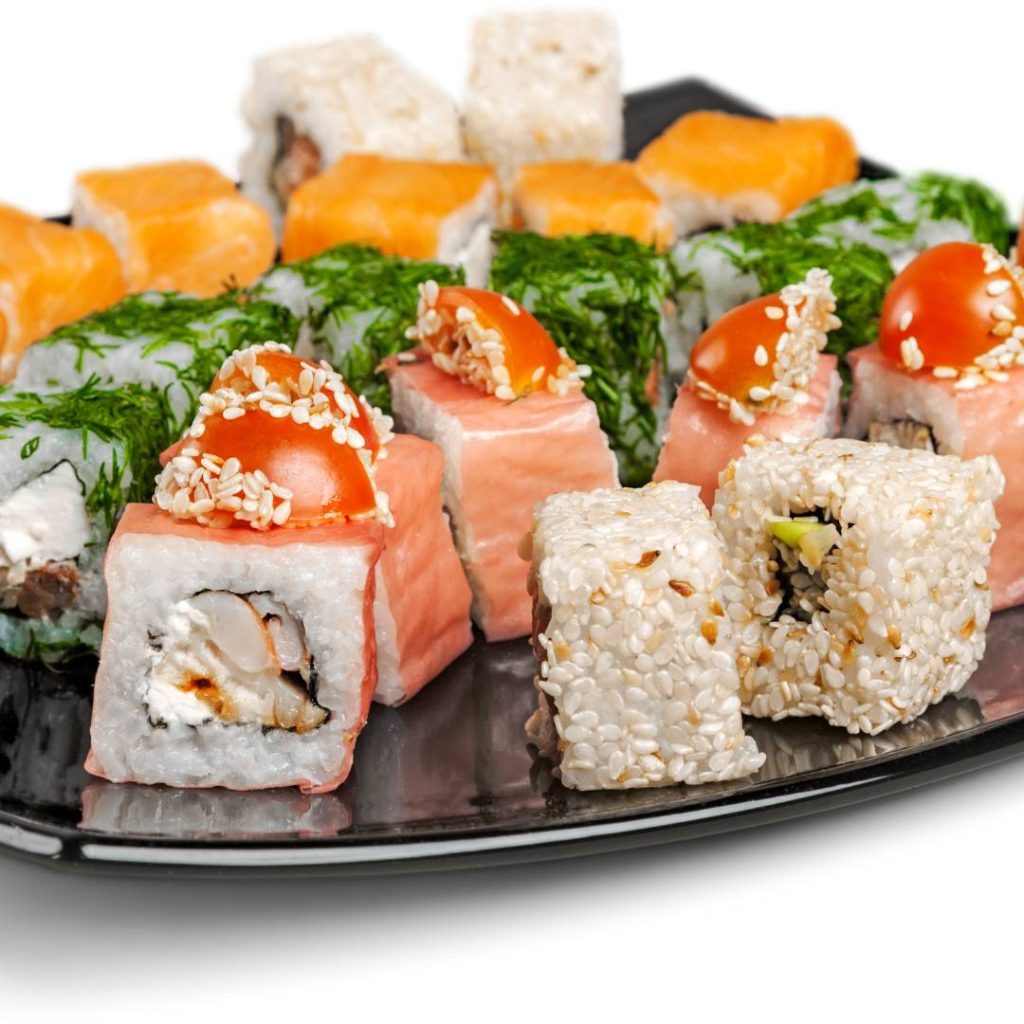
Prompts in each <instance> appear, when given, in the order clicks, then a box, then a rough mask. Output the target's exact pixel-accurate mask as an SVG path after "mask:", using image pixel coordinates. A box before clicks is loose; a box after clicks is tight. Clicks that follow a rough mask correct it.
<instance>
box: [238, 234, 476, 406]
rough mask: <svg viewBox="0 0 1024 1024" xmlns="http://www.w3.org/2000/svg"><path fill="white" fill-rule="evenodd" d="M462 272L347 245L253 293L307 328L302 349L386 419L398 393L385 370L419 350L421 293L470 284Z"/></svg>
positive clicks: (276, 273) (278, 272)
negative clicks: (413, 333) (429, 285)
mask: <svg viewBox="0 0 1024 1024" xmlns="http://www.w3.org/2000/svg"><path fill="white" fill-rule="evenodd" d="M463 279H464V275H463V273H462V271H461V270H459V269H458V268H456V267H451V266H448V265H447V264H444V263H438V262H436V261H433V260H411V259H404V258H402V257H400V256H388V255H385V254H384V253H382V252H381V251H380V250H379V249H375V248H373V247H372V246H369V245H339V246H335V247H334V248H333V249H328V250H327V252H324V253H321V254H320V255H319V256H314V257H312V258H311V259H308V260H299V261H297V262H295V263H288V264H284V265H281V266H277V267H275V268H274V269H273V270H271V271H270V272H269V273H267V274H264V275H263V277H261V278H260V279H259V280H258V281H257V282H256V283H255V284H254V285H253V286H252V288H250V289H249V291H248V296H249V298H250V299H252V300H256V301H257V302H260V303H262V302H267V303H271V304H273V305H276V306H280V307H282V308H283V309H285V310H286V311H287V312H288V313H289V314H291V315H293V316H294V317H295V318H296V320H297V321H298V322H299V323H300V325H301V326H300V335H299V337H300V342H299V344H300V346H301V348H302V350H303V351H308V352H310V353H311V354H312V355H313V356H314V357H315V358H316V359H326V360H327V361H328V362H329V363H330V364H331V365H332V366H334V367H336V368H337V369H338V372H339V373H341V374H342V376H343V377H344V378H345V380H346V381H347V382H348V384H349V386H350V387H352V388H353V389H354V390H355V391H356V392H358V393H359V394H360V395H363V396H364V397H365V398H366V399H367V401H369V402H370V404H371V405H374V406H376V407H378V408H380V409H382V410H384V411H385V412H387V411H389V409H390V407H391V393H390V391H389V390H388V384H387V378H386V377H385V376H384V374H383V372H382V371H381V364H382V363H383V362H384V361H385V360H387V359H388V358H389V357H390V356H394V355H397V354H398V353H399V352H403V351H405V350H406V349H408V348H410V347H412V346H413V345H414V344H415V342H413V341H411V340H410V339H408V338H406V336H405V331H406V328H407V327H408V326H409V324H411V323H412V322H413V321H414V320H415V319H416V307H417V303H418V301H419V291H418V289H419V286H420V285H421V284H425V283H426V282H427V281H436V282H437V283H438V284H439V285H453V284H462V283H463Z"/></svg>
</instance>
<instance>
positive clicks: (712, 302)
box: [669, 174, 1008, 370]
mask: <svg viewBox="0 0 1024 1024" xmlns="http://www.w3.org/2000/svg"><path fill="white" fill-rule="evenodd" d="M1007 224H1008V217H1007V213H1006V208H1005V205H1004V204H1003V202H1002V200H1000V199H999V197H998V196H997V195H996V194H995V193H993V192H992V191H991V190H989V189H987V188H985V187H984V186H983V185H979V184H977V183H974V182H970V181H966V180H963V179H958V178H950V177H946V176H943V175H937V174H921V175H917V176H916V177H909V178H893V179H884V180H881V181H863V182H855V183H854V184H852V185H849V186H843V187H841V188H838V189H834V190H833V191H831V192H827V193H825V194H824V195H822V196H821V197H819V198H818V199H816V200H813V201H812V202H811V203H809V204H807V205H806V206H804V207H802V208H801V209H800V210H797V211H796V212H795V213H794V214H793V215H792V216H791V217H789V218H787V219H786V220H785V221H783V222H781V223H779V224H740V225H737V226H736V227H734V228H732V229H731V230H728V231H712V232H708V233H706V234H703V235H696V236H694V237H692V238H687V239H683V240H682V241H680V242H679V243H678V244H677V245H676V246H675V247H674V249H673V250H672V252H671V254H670V263H671V267H672V271H673V276H674V281H675V283H674V300H675V302H676V305H677V307H678V334H677V338H676V340H677V345H676V346H675V347H673V348H671V349H670V352H669V357H670V362H671V365H672V366H673V368H674V369H676V370H683V369H685V367H686V360H687V357H688V354H689V351H690V349H691V348H692V346H693V343H694V342H695V341H696V339H697V338H698V337H699V336H700V333H701V332H702V331H703V330H704V329H705V328H706V327H708V326H709V325H711V324H713V323H714V322H715V321H716V320H717V319H718V318H719V317H721V316H722V315H723V314H724V313H726V312H728V311H729V310H730V309H732V308H734V307H735V306H738V305H740V304H742V303H744V302H748V301H749V300H751V299H754V298H757V297H759V296H761V295H765V294H768V293H770V292H775V291H778V290H779V289H780V288H782V287H783V286H784V285H785V284H787V283H788V282H789V281H793V280H796V279H798V278H800V277H802V276H803V275H804V274H806V273H807V271H809V270H810V269H811V268H812V267H822V268H824V269H825V270H827V271H828V272H829V273H830V274H832V277H833V279H834V289H835V293H836V297H837V300H838V314H839V318H840V319H841V320H842V322H843V323H842V326H841V327H840V328H839V329H838V330H837V331H834V332H833V333H832V335H831V337H830V341H829V352H831V353H832V354H834V355H837V356H840V357H842V356H843V355H844V354H845V353H846V352H847V351H848V350H849V349H851V348H856V347H858V346H861V345H867V344H870V343H871V342H873V341H874V340H875V338H876V336H877V333H878V315H879V312H880V311H881V308H882V301H883V299H884V297H885V292H886V289H887V288H888V287H889V285H890V284H891V283H892V279H893V276H894V272H895V271H896V270H899V269H900V268H901V267H902V266H903V265H904V264H905V263H906V262H907V260H909V259H911V258H912V257H913V256H915V255H916V254H917V253H919V252H922V251H923V250H924V249H926V248H928V247H929V246H932V245H936V244H938V243H940V242H943V241H947V240H959V239H974V240H976V241H981V242H990V243H992V244H994V245H996V247H997V248H999V249H1000V250H1003V251H1004V250H1005V245H1006V242H1007Z"/></svg>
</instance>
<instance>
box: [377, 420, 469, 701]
mask: <svg viewBox="0 0 1024 1024" xmlns="http://www.w3.org/2000/svg"><path fill="white" fill-rule="evenodd" d="M386 450H387V458H385V459H382V460H381V462H380V464H379V465H378V467H377V481H378V483H379V485H380V487H381V488H382V489H383V491H384V493H386V494H387V496H388V501H389V505H390V508H391V514H392V516H393V517H394V520H395V525H394V527H393V528H392V529H390V530H388V532H387V535H386V537H385V540H384V552H383V554H382V555H381V559H380V563H379V564H378V568H377V597H376V604H375V605H374V618H375V620H376V624H377V689H376V691H375V692H374V700H376V701H378V702H380V703H381V704H389V705H392V706H393V705H396V704H401V703H403V702H404V701H406V700H408V699H409V698H410V697H413V696H415V695H416V694H417V693H418V692H419V691H420V690H421V689H422V688H423V687H424V686H425V685H426V684H427V683H429V682H430V681H431V680H432V679H434V678H435V677H436V676H438V675H440V674H441V671H442V670H443V669H445V668H446V667H447V666H448V665H449V664H451V662H453V661H454V660H455V659H456V658H457V657H458V656H459V655H460V654H462V652H463V651H465V650H466V648H467V647H469V645H470V644H471V643H472V642H473V630H472V627H471V625H470V620H469V606H470V602H471V600H472V594H471V592H470V589H469V584H468V583H467V582H466V577H465V576H464V575H463V572H462V564H461V562H460V561H459V556H458V553H457V552H456V550H455V545H454V544H453V543H452V535H451V530H450V529H449V526H448V517H447V516H446V515H445V513H444V509H443V508H442V505H441V478H442V473H443V470H444V456H443V454H442V453H441V449H440V448H438V447H437V446H436V445H433V444H431V443H430V442H429V441H424V440H422V439H421V438H418V437H412V436H411V435H408V434H399V435H397V436H395V437H393V438H392V439H391V440H390V441H389V442H388V444H387V449H386Z"/></svg>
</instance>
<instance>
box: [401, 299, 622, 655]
mask: <svg viewBox="0 0 1024 1024" xmlns="http://www.w3.org/2000/svg"><path fill="white" fill-rule="evenodd" d="M421 292H422V297H421V300H420V309H419V316H418V319H417V322H416V326H415V328H413V330H412V331H411V332H410V334H411V336H412V337H413V339H414V340H415V341H417V342H419V344H421V345H422V346H423V347H424V348H425V349H426V350H427V351H428V352H429V353H430V356H431V359H430V360H426V359H416V358H415V357H413V359H412V361H405V362H403V361H401V357H400V358H399V359H398V360H396V361H395V363H394V364H393V365H392V366H391V367H390V369H389V379H390V384H391V395H392V405H393V407H394V411H395V416H396V419H397V421H398V424H399V426H400V427H401V428H402V429H404V430H407V431H409V432H410V433H413V434H418V435H419V436H420V437H425V438H427V439H428V440H431V441H433V442H434V443H435V444H437V445H438V446H439V447H440V448H441V450H442V451H443V452H444V458H445V466H444V481H443V484H442V491H443V494H444V503H445V505H446V506H447V508H448V511H449V513H450V515H451V517H452V528H453V530H454V533H455V542H456V545H457V547H458V550H459V554H460V555H461V556H462V562H463V565H464V567H465V570H466V575H467V576H468V578H469V583H470V586H471V587H472V589H473V618H474V619H475V621H476V622H477V624H478V625H479V626H480V628H481V629H482V630H483V631H484V634H485V635H486V637H487V639H488V640H509V639H512V638H514V637H518V636H525V635H526V634H528V633H529V632H530V601H529V597H528V595H527V593H526V563H525V562H523V561H522V560H521V559H520V558H519V555H518V547H519V542H520V540H521V539H522V537H523V535H524V534H525V533H527V532H528V531H529V529H530V522H531V517H532V515H533V507H534V505H536V503H537V502H538V501H541V500H543V499H544V498H546V497H548V496H549V495H551V494H554V493H556V492H557V491H562V490H591V489H593V488H595V487H611V486H615V484H616V474H615V459H614V457H613V455H612V453H611V451H610V450H609V448H608V441H607V438H606V437H605V435H604V434H603V433H602V432H601V428H600V425H599V423H598V418H597V412H596V410H595V408H594V404H593V403H592V402H590V401H588V400H587V399H586V398H585V397H584V395H583V394H582V386H583V384H582V381H583V377H584V376H585V373H586V371H585V369H584V368H582V367H578V366H577V365H576V364H575V363H574V362H573V361H572V359H570V358H569V357H568V356H567V355H566V354H565V352H564V350H560V349H559V348H558V347H557V346H556V345H555V343H554V342H553V341H552V340H551V338H550V336H549V335H548V334H547V332H546V331H545V330H544V328H543V327H542V326H541V325H540V323H538V321H537V320H536V319H535V318H534V317H533V316H532V315H531V314H530V313H529V312H528V311H527V310H526V309H524V308H522V307H521V306H519V305H518V304H517V303H515V302H513V301H512V300H511V299H509V298H508V297H507V296H503V295H498V294H497V293H495V292H488V291H484V290H482V289H479V288H464V287H448V288H439V287H438V286H437V285H436V284H435V283H433V282H428V283H427V284H426V285H424V286H423V288H422V289H421ZM567 453H569V455H568V456H567Z"/></svg>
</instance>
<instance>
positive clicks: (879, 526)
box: [713, 440, 1003, 734]
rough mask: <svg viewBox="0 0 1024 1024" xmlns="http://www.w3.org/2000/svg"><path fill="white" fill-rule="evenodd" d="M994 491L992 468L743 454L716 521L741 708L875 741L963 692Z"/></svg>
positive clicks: (803, 452)
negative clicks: (823, 724)
mask: <svg viewBox="0 0 1024 1024" xmlns="http://www.w3.org/2000/svg"><path fill="white" fill-rule="evenodd" d="M1002 487H1003V477H1002V473H1001V472H1000V471H999V467H998V466H997V464H996V462H995V460H994V459H992V458H978V459H971V460H967V461H964V460H961V459H959V458H956V457H955V456H941V455H935V454H932V453H931V452H925V451H906V450H902V449H899V448H892V447H890V446H888V445H881V444H866V443H864V442H861V441H849V440H819V441H802V442H799V443H793V444H787V443H785V442H782V441H769V442H766V443H761V444H757V443H754V442H751V444H750V445H749V446H748V448H747V451H746V454H745V455H744V456H743V457H742V458H740V459H738V460H737V461H736V462H734V463H733V464H732V465H731V466H730V467H729V469H727V470H726V472H725V473H724V474H723V476H722V486H721V487H720V488H719V491H718V497H717V499H716V501H715V507H714V510H713V516H714V520H715V525H716V526H717V527H718V530H719V532H720V534H721V537H722V539H723V541H724V543H725V549H726V559H727V566H728V570H729V579H728V582H727V584H726V586H725V587H724V591H723V592H724V595H725V605H726V612H727V613H728V615H729V617H730V618H731V619H732V621H733V623H734V624H735V627H736V631H737V635H738V637H739V648H738V661H737V663H738V666H739V671H740V694H741V696H742V699H743V704H744V709H745V710H747V711H748V712H749V713H751V714H753V715H756V716H757V717H759V718H776V719H778V718H785V717H787V716H797V717H801V716H807V715H820V716H822V717H824V718H825V719H826V720H827V721H828V722H829V723H830V724H832V725H836V726H839V727H842V728H845V729H848V730H849V731H850V732H864V733H872V734H873V733H877V732H881V731H882V730H883V729H887V728H889V727H890V726H892V725H896V724H897V723H899V722H910V721H913V719H915V718H916V717H917V716H918V715H920V714H921V713H922V712H924V711H925V710H927V708H928V707H929V705H931V704H935V703H937V702H938V701H940V700H941V699H942V698H943V697H944V696H946V694H948V693H956V692H957V691H958V690H960V688H961V687H962V686H963V685H964V683H966V682H967V680H968V679H969V678H970V676H971V674H972V673H973V672H974V670H975V668H976V667H977V665H978V662H979V661H980V659H981V656H982V654H983V653H984V650H985V630H986V627H987V625H988V621H989V616H990V613H991V608H992V593H991V590H990V589H989V585H988V564H989V555H990V552H991V549H992V542H993V540H994V539H995V533H996V528H997V526H998V524H997V522H996V517H995V512H994V509H993V503H994V501H995V500H996V499H997V498H998V497H999V495H1000V493H1001V492H1002Z"/></svg>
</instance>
